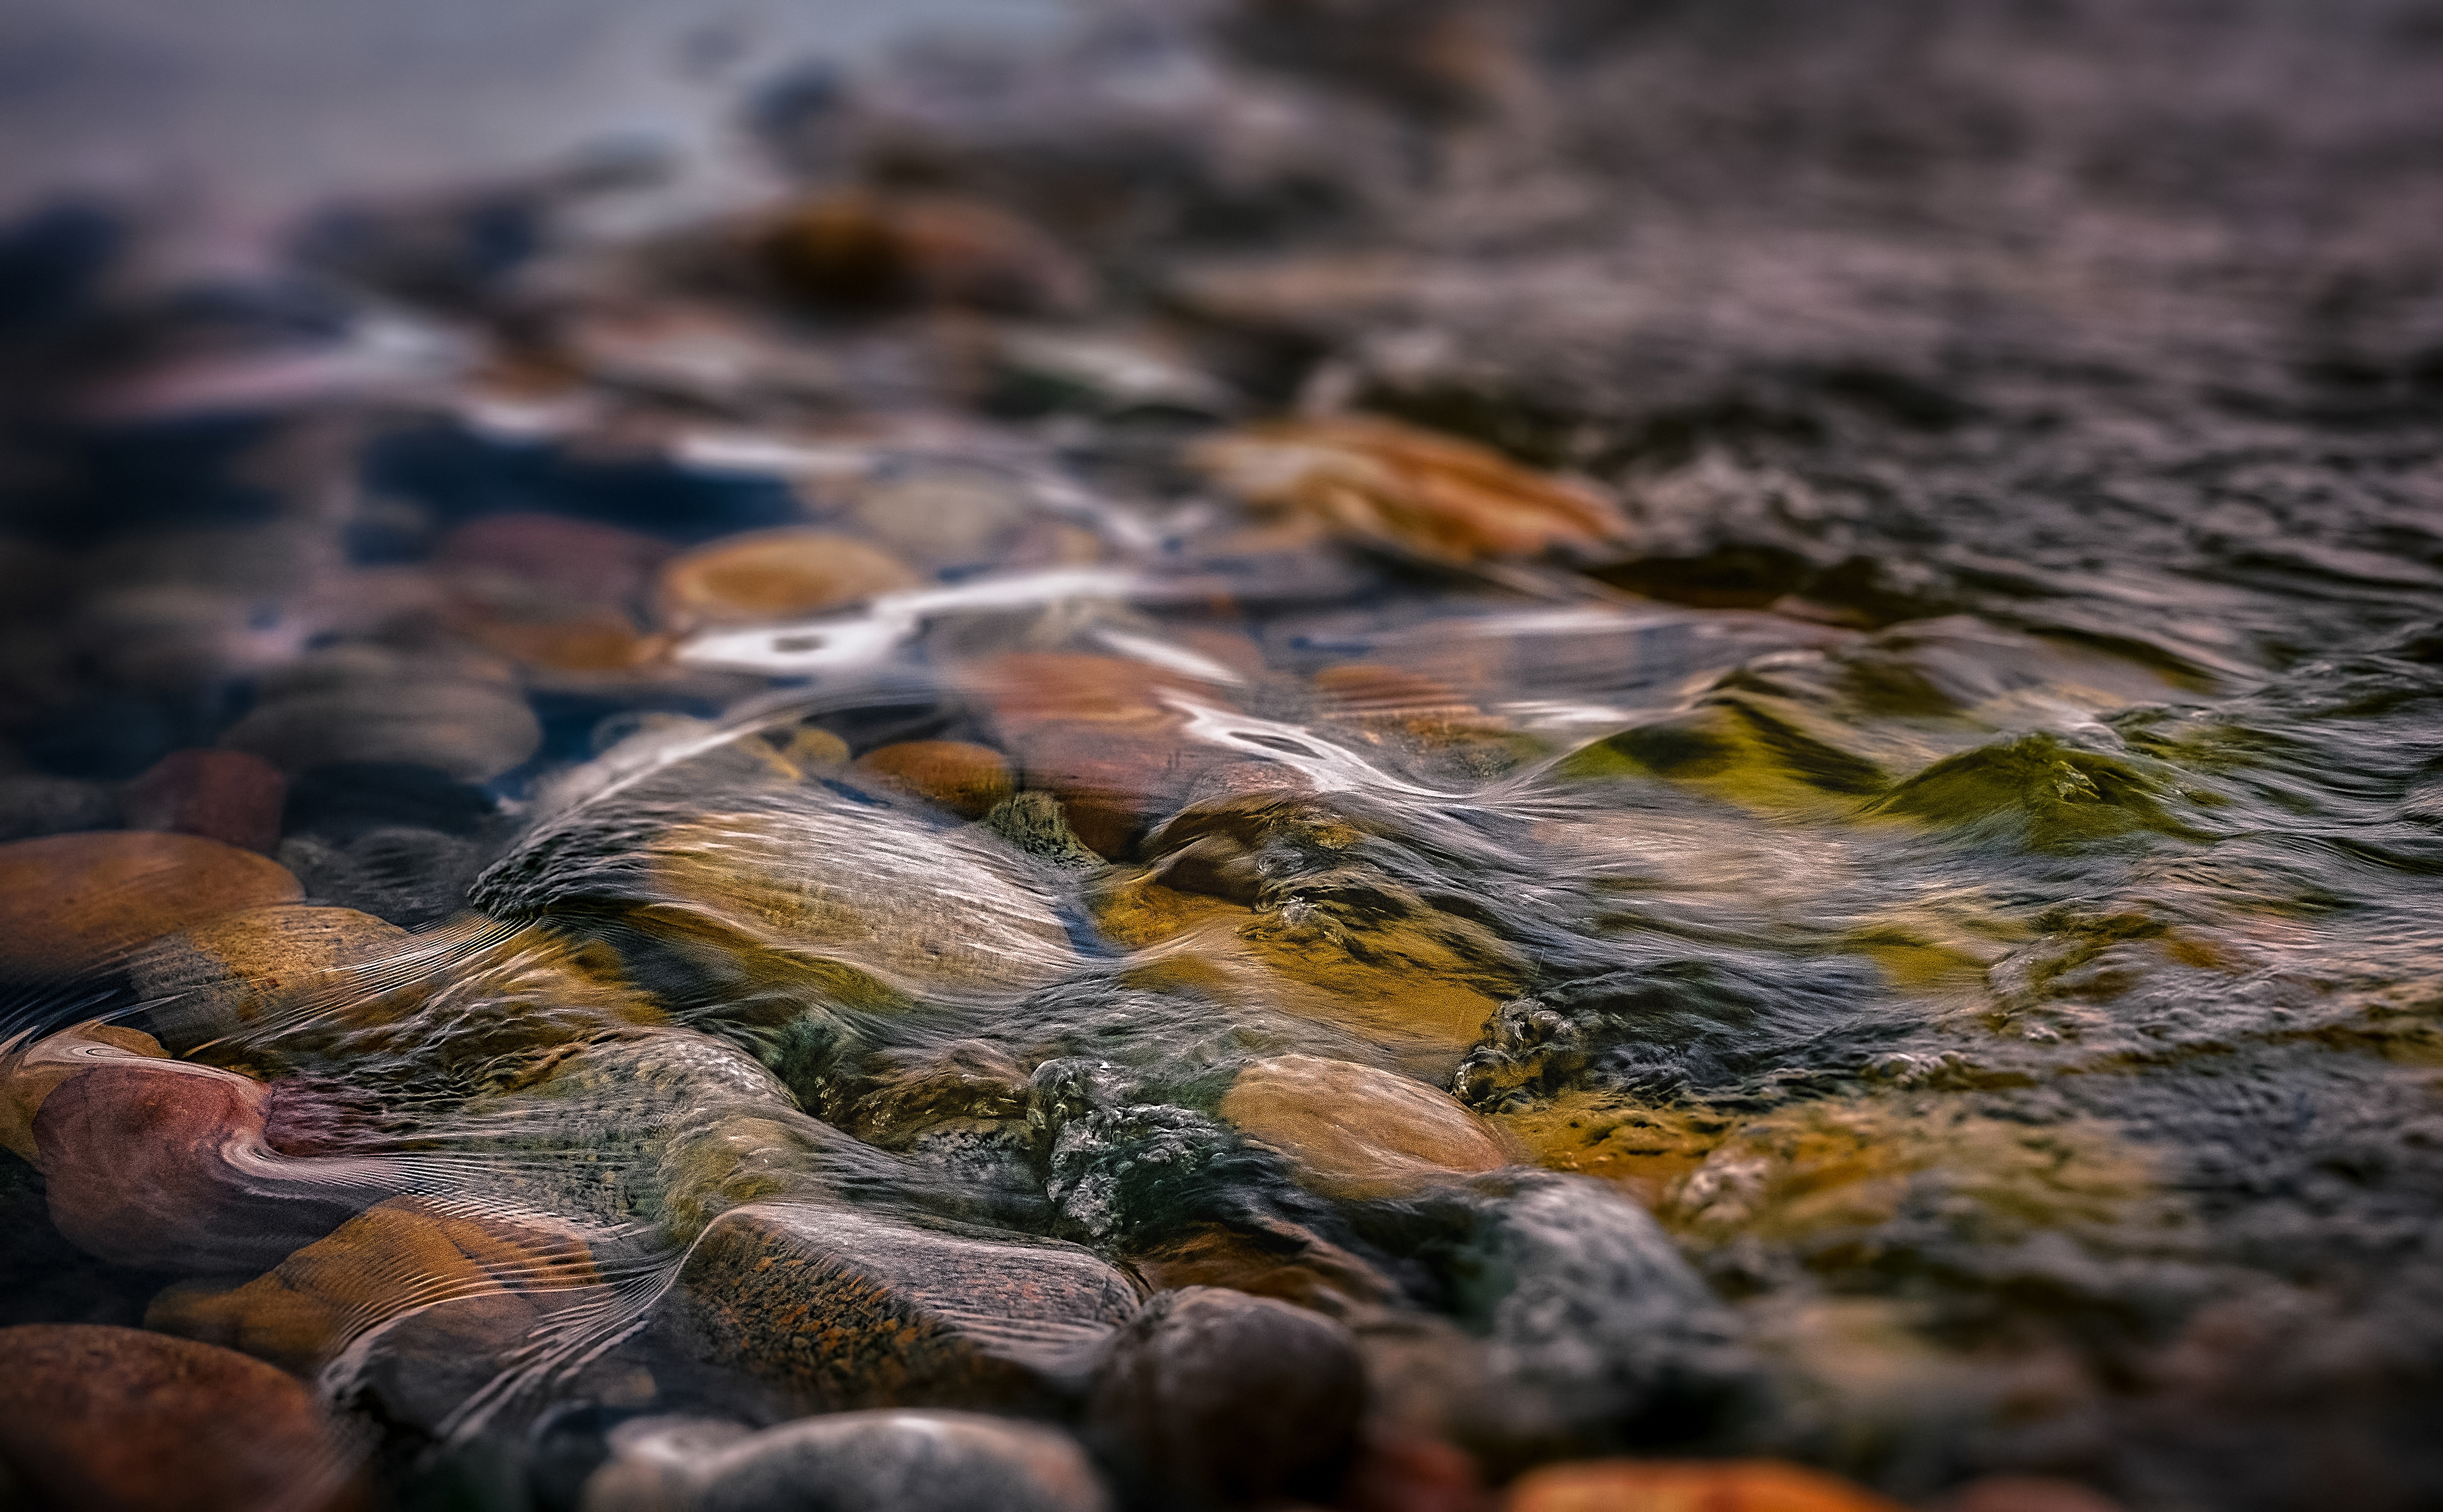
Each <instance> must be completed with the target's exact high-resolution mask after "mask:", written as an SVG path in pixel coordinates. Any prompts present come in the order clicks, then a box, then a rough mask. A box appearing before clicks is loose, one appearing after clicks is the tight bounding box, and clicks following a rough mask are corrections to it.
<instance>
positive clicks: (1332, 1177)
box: [1221, 1055, 1510, 1197]
mask: <svg viewBox="0 0 2443 1512" xmlns="http://www.w3.org/2000/svg"><path fill="white" fill-rule="evenodd" d="M1221 1117H1222V1118H1223V1119H1224V1120H1228V1122H1229V1123H1230V1124H1231V1125H1232V1126H1234V1127H1235V1128H1237V1129H1238V1130H1239V1132H1240V1133H1241V1134H1243V1135H1245V1136H1246V1137H1247V1138H1248V1139H1253V1140H1254V1141H1256V1142H1257V1143H1258V1144H1261V1145H1264V1146H1266V1147H1267V1148H1270V1149H1273V1150H1277V1151H1278V1152H1280V1153H1281V1154H1283V1155H1285V1156H1287V1157H1290V1159H1291V1160H1292V1161H1294V1162H1295V1164H1296V1166H1297V1168H1298V1171H1299V1173H1300V1175H1301V1176H1302V1178H1303V1179H1305V1180H1307V1181H1308V1182H1310V1183H1312V1184H1313V1186H1314V1187H1315V1188H1316V1189H1317V1190H1319V1191H1323V1192H1327V1193H1332V1194H1333V1195H1337V1196H1350V1197H1384V1196H1396V1195H1402V1194H1405V1193H1413V1192H1415V1191H1417V1190H1419V1189H1421V1188H1423V1187H1425V1186H1429V1185H1432V1184H1433V1183H1435V1182H1438V1181H1449V1180H1454V1179H1458V1178H1460V1177H1463V1176H1468V1175H1479V1174H1480V1173H1483V1172H1486V1171H1497V1170H1499V1169H1500V1168H1501V1167H1503V1166H1505V1165H1508V1164H1509V1163H1510V1155H1509V1152H1508V1151H1507V1150H1505V1149H1504V1148H1503V1147H1502V1144H1501V1141H1500V1139H1498V1138H1497V1137H1496V1135H1495V1134H1494V1132H1493V1131H1492V1129H1491V1128H1489V1127H1488V1126H1487V1125H1485V1124H1484V1123H1483V1122H1482V1121H1481V1120H1479V1119H1478V1118H1477V1117H1476V1115H1474V1114H1472V1113H1470V1112H1469V1111H1468V1110H1467V1109H1466V1108H1464V1107H1461V1106H1460V1104H1459V1103H1458V1102H1454V1101H1452V1099H1451V1097H1450V1096H1449V1094H1447V1093H1445V1092H1442V1091H1440V1090H1439V1089H1437V1088H1434V1087H1429V1086H1425V1085H1424V1084H1420V1083H1417V1082H1412V1081H1410V1080H1408V1079H1407V1078H1405V1077H1402V1076H1394V1075H1392V1074H1390V1073H1389V1072H1386V1071H1377V1070H1374V1069H1373V1068H1371V1067H1369V1066H1355V1065H1351V1064H1350V1063H1349V1062H1347V1061H1326V1060H1320V1059H1318V1058H1316V1057H1314V1056H1311V1055H1284V1056H1277V1057H1275V1058H1273V1059H1271V1060H1265V1061H1258V1062H1255V1063H1253V1064H1252V1065H1250V1066H1247V1067H1246V1068H1245V1069H1243V1070H1241V1071H1240V1073H1239V1075H1238V1077H1237V1078H1236V1079H1235V1080H1234V1081H1232V1082H1231V1084H1230V1090H1229V1091H1228V1092H1227V1093H1225V1094H1223V1096H1222V1098H1221Z"/></svg>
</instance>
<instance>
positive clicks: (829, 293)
mask: <svg viewBox="0 0 2443 1512" xmlns="http://www.w3.org/2000/svg"><path fill="white" fill-rule="evenodd" d="M762 252H763V258H764V262H765V265H766V266H768V267H769V268H770V269H771V271H772V273H773V274H774V276H775V277H777V278H778V279H780V281H781V282H782V283H783V284H785V285H786V286H787V287H789V288H790V289H792V290H794V291H795V292H797V293H798V294H799V295H802V296H804V297H806V298H808V299H812V300H815V301H820V302H823V303H827V304H839V305H850V306H860V305H861V306H884V305H896V304H909V303H924V304H952V305H970V306H974V307H977V308H981V309H991V310H1002V311H1007V312H1011V313H1017V314H1027V313H1062V312H1071V311H1075V310H1077V309H1080V308H1082V307H1084V306H1085V305H1086V304H1087V303H1088V302H1089V301H1090V300H1091V299H1092V296H1093V288H1092V282H1093V281H1092V279H1091V277H1090V276H1089V275H1088V274H1087V272H1086V270H1085V268H1084V266H1083V265H1082V264H1079V263H1078V262H1077V261H1076V260H1075V259H1074V258H1072V257H1071V256H1070V255H1069V254H1068V253H1066V252H1064V251H1062V250H1061V249H1060V247H1059V246H1057V245H1056V244H1055V243H1054V242H1053V241H1052V239H1051V238H1050V237H1048V236H1045V235H1044V234H1043V233H1042V232H1041V231H1039V230H1037V229H1036V228H1034V227H1032V226H1029V225H1027V224H1026V223H1025V222H1024V221H1021V220H1019V219H1017V218H1016V217H1015V216H1012V215H1009V214H1007V213H1006V212H1004V211H1001V210H999V209H994V208H992V207H991V206H989V205H984V204H981V203H979V202H977V201H974V200H967V199H953V198H950V197H948V196H945V195H905V196H885V195H878V194H873V193H869V192H866V191H847V192H843V193H836V194H829V195H825V196H823V197H821V198H818V199H815V200H812V201H809V202H808V203H806V204H804V205H801V206H799V208H798V209H795V210H794V211H792V212H791V213H789V214H788V215H786V216H784V217H782V218H781V220H780V221H778V222H777V223H776V224H774V225H773V226H772V227H771V228H770V229H769V230H767V231H766V232H765V233H764V236H763V244H762Z"/></svg>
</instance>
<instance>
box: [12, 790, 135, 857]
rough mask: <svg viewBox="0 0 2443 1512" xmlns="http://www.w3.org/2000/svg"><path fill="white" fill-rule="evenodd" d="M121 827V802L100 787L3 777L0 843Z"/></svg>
mask: <svg viewBox="0 0 2443 1512" xmlns="http://www.w3.org/2000/svg"><path fill="white" fill-rule="evenodd" d="M119 823H120V819H119V800H118V798H117V797H116V796H115V795H113V794H112V792H111V791H110V789H109V788H108V787H106V786H104V785H103V784H101V783H99V782H80V781H78V780H77V779H75V778H73V777H46V776H42V775H39V774H27V775H24V776H5V777H0V841H8V840H30V839H33V838H34V837H36V836H39V835H59V834H68V833H71V832H73V831H75V830H79V829H117V828H118V827H119ZM146 828H150V827H149V826H148V827H146Z"/></svg>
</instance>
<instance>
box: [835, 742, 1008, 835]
mask: <svg viewBox="0 0 2443 1512" xmlns="http://www.w3.org/2000/svg"><path fill="white" fill-rule="evenodd" d="M856 770H857V771H859V772H862V773H866V774H870V775H873V776H875V777H879V778H881V779H883V780H884V781H886V782H888V783H890V784H891V786H892V787H896V788H901V789H904V790H905V791H907V792H912V793H914V794H916V795H917V796H918V797H921V798H924V799H926V800H928V802H931V803H936V804H939V805H941V806H942V807H943V808H945V809H947V810H949V811H951V812H953V813H957V814H962V815H964V816H965V817H966V818H969V819H981V818H983V816H984V815H985V814H987V813H990V812H991V811H992V810H993V806H994V805H995V804H998V803H1000V802H1001V800H1002V799H1003V798H1006V797H1008V796H1009V795H1010V790H1011V783H1010V774H1009V762H1008V760H1007V759H1005V758H1004V757H1003V756H1001V753H1000V752H998V751H996V750H994V749H993V748H992V747H990V746H988V745H972V744H969V743H967V742H966V741H964V740H903V741H901V742H899V743H898V744H896V745H886V746H883V747H881V748H879V749H878V750H873V751H868V752H867V753H866V754H865V755H863V756H859V757H857V760H856Z"/></svg>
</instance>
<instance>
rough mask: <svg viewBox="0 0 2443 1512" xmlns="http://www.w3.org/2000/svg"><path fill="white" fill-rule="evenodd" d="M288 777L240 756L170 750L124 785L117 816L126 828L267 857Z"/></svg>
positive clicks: (268, 765)
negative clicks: (200, 838) (203, 841)
mask: <svg viewBox="0 0 2443 1512" xmlns="http://www.w3.org/2000/svg"><path fill="white" fill-rule="evenodd" d="M287 794H288V778H287V777H286V776H285V775H283V774H282V773H281V771H280V769H279V768H278V767H275V766H273V765H272V764H271V763H270V762H268V761H266V760H264V759H263V758H262V757H261V756H248V754H247V753H245V752H243V751H211V750H193V751H173V752H171V753H170V754H169V755H168V756H163V757H162V758H161V759H160V760H158V761H156V762H155V763H154V764H153V768H152V770H151V771H149V772H146V773H145V774H143V775H142V776H140V777H138V778H137V779H136V780H135V781H134V782H132V783H129V784H128V787H127V793H126V796H125V797H124V798H123V799H122V800H121V803H120V806H121V811H123V812H124V813H125V815H126V817H127V824H128V828H130V829H157V830H164V831H168V832H170V833H173V834H182V835H201V836H203V837H204V838H205V839H207V840H217V841H220V842H221V843H222V844H224V845H230V846H236V847H240V848H242V849H246V850H257V851H263V852H266V853H268V852H269V851H270V850H271V848H272V847H275V846H277V845H279V844H280V806H281V801H282V800H283V799H284V798H285V797H286V796H287Z"/></svg>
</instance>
